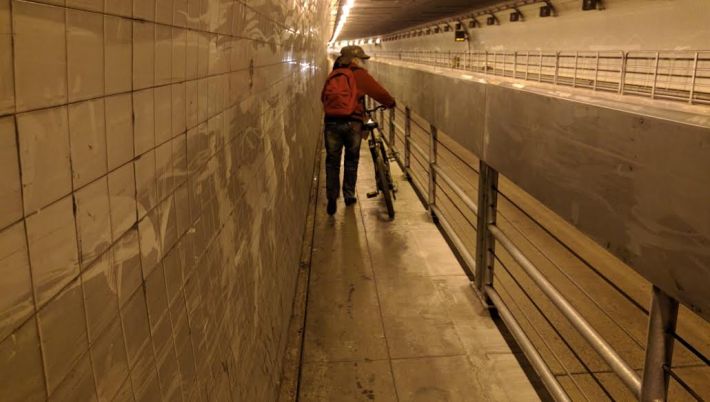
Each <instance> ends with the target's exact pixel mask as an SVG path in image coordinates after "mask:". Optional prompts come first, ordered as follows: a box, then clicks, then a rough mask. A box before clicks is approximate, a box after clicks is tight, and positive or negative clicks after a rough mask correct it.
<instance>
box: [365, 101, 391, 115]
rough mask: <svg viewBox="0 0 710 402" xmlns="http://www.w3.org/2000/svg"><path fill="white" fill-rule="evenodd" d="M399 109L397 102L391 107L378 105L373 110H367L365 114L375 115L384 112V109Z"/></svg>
mask: <svg viewBox="0 0 710 402" xmlns="http://www.w3.org/2000/svg"><path fill="white" fill-rule="evenodd" d="M395 107H397V102H393V103H392V104H391V105H377V106H375V107H374V108H372V109H365V112H367V113H374V112H376V111H378V110H384V109H394V108H395Z"/></svg>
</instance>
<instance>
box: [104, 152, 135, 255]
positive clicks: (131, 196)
mask: <svg viewBox="0 0 710 402" xmlns="http://www.w3.org/2000/svg"><path fill="white" fill-rule="evenodd" d="M108 189H109V203H110V205H111V239H112V240H113V241H116V240H117V239H118V238H119V237H121V236H122V235H123V234H124V233H126V232H127V231H128V230H129V229H130V228H131V227H132V226H133V224H135V223H136V213H137V212H136V182H135V174H134V170H133V162H130V163H127V164H125V165H123V166H121V167H120V168H118V169H116V170H114V171H113V172H111V173H109V174H108Z"/></svg>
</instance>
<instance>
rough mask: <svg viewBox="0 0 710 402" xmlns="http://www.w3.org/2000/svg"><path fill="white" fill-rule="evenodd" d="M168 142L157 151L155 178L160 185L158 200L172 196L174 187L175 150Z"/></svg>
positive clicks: (157, 148)
mask: <svg viewBox="0 0 710 402" xmlns="http://www.w3.org/2000/svg"><path fill="white" fill-rule="evenodd" d="M172 145H173V144H172V142H171V141H168V142H165V143H164V144H162V145H160V146H158V147H156V149H155V178H156V181H157V184H158V187H157V190H158V199H159V200H163V199H165V197H167V196H168V195H169V194H170V191H171V190H172V186H173V148H172Z"/></svg>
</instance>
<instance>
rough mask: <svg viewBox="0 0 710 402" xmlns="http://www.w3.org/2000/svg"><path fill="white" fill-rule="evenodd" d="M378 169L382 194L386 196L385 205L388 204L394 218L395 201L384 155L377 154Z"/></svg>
mask: <svg viewBox="0 0 710 402" xmlns="http://www.w3.org/2000/svg"><path fill="white" fill-rule="evenodd" d="M375 163H376V165H375V166H376V170H377V176H378V179H379V180H380V184H381V186H380V187H381V188H380V190H381V191H382V195H383V196H384V197H385V205H387V214H388V215H389V217H390V219H394V202H392V191H391V190H390V185H389V180H388V179H387V171H385V163H384V161H383V160H382V156H380V155H377V161H376V162H375Z"/></svg>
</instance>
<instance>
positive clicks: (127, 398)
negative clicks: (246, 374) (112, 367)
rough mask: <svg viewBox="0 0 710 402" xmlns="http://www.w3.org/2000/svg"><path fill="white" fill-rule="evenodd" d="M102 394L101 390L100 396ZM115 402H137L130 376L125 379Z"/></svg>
mask: <svg viewBox="0 0 710 402" xmlns="http://www.w3.org/2000/svg"><path fill="white" fill-rule="evenodd" d="M100 396H101V391H100V390H99V397H100ZM113 402H135V397H134V395H133V385H132V384H131V378H130V376H129V377H128V378H126V379H125V380H124V381H123V385H121V388H119V390H118V392H117V393H116V396H115V397H114V399H113Z"/></svg>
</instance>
